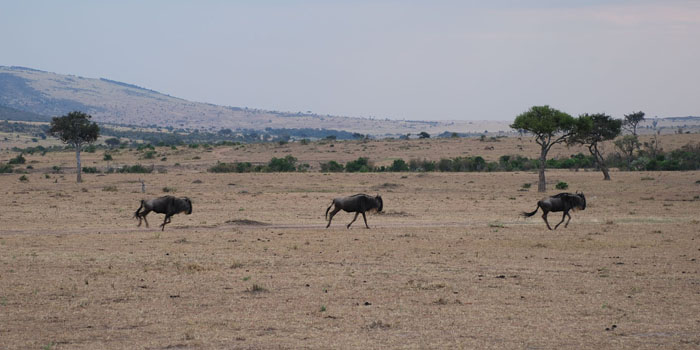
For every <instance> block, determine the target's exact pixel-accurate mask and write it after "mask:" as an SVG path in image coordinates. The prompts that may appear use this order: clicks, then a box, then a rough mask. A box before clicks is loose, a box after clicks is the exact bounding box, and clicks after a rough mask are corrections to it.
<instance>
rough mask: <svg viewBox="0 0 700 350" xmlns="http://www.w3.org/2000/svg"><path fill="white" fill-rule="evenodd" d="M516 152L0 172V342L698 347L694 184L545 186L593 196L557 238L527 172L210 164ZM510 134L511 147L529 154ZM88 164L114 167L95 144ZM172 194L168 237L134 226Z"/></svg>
mask: <svg viewBox="0 0 700 350" xmlns="http://www.w3.org/2000/svg"><path fill="white" fill-rule="evenodd" d="M690 136H692V135H690ZM681 137H686V136H685V135H681ZM683 141H684V140H680V141H678V140H673V139H664V141H663V142H665V144H664V146H665V147H668V148H669V149H670V148H671V147H670V146H666V145H670V144H671V143H672V142H677V143H678V144H685V143H687V141H685V142H683ZM520 142H521V141H518V140H517V139H509V140H505V141H502V142H493V143H483V142H479V141H477V140H431V141H418V140H415V141H410V142H406V141H373V142H369V143H361V142H337V143H334V147H330V144H318V143H312V144H311V145H308V146H302V145H298V144H291V145H283V146H280V145H272V144H268V145H254V146H238V147H226V148H214V149H213V150H211V151H205V150H190V149H178V150H171V149H165V148H164V149H161V148H158V152H159V153H161V154H160V155H159V156H158V158H157V159H155V160H139V159H137V157H138V155H136V154H135V153H134V152H127V151H122V152H121V153H118V154H115V156H114V158H115V161H114V162H113V164H120V163H121V164H135V163H138V162H140V163H142V164H151V163H153V164H155V165H156V166H159V167H161V168H162V169H165V170H167V173H157V172H155V173H153V174H145V175H138V174H107V175H94V174H85V175H84V181H85V182H84V183H83V184H76V183H75V182H74V181H75V174H73V173H70V172H68V171H67V173H65V174H52V173H51V168H52V166H53V165H59V164H63V166H64V167H66V168H68V167H70V166H71V165H72V162H73V161H74V160H73V156H74V155H73V154H72V153H70V152H65V153H59V154H55V153H48V154H47V155H45V156H40V155H25V157H27V161H28V163H27V164H28V165H29V164H31V165H32V166H33V168H34V169H33V170H30V173H29V174H28V175H27V177H28V178H29V181H28V182H20V181H18V178H19V176H20V175H19V174H3V175H0V186H1V187H0V189H2V190H1V193H2V194H3V195H2V196H0V208H2V210H0V223H1V224H2V227H0V349H270V348H272V349H277V348H281V349H288V348H289V349H295V348H309V349H329V348H339V349H386V348H408V349H426V348H443V349H604V348H614V349H658V348H667V349H671V348H672V349H697V348H698V347H700V275H699V274H698V270H699V265H698V261H697V260H698V259H699V258H700V223H699V221H698V220H700V215H698V214H699V213H700V184H699V183H698V181H699V180H700V172H644V173H639V172H612V174H611V175H612V181H607V182H605V181H602V180H601V179H602V175H601V174H600V173H599V172H585V171H579V172H573V171H549V172H548V173H547V174H548V182H550V184H549V188H550V189H551V191H550V194H553V193H556V191H555V190H554V189H553V184H554V183H556V182H557V181H566V182H567V183H568V184H569V186H570V188H569V190H570V191H576V190H579V191H584V192H585V194H586V197H587V199H588V207H587V208H586V210H585V211H578V212H574V213H572V216H573V219H572V221H571V223H570V224H569V227H568V228H563V227H560V228H559V229H558V230H556V231H549V230H547V229H546V227H545V225H544V222H543V221H542V219H541V218H540V215H536V216H535V217H533V218H530V219H523V218H521V217H519V215H518V214H519V213H520V212H522V211H531V210H533V209H534V208H535V205H536V201H537V200H538V199H539V198H540V197H541V194H538V193H537V192H536V191H535V189H534V188H535V187H536V186H535V185H534V183H535V181H536V178H537V176H536V174H533V173H529V172H519V173H518V172H516V173H425V174H422V173H373V174H346V173H338V174H323V173H318V172H310V173H289V174H211V173H207V172H206V171H205V169H206V167H207V166H210V165H212V163H213V162H215V161H216V160H221V161H226V162H230V161H235V160H240V161H244V160H245V161H251V160H252V161H260V162H267V161H268V160H269V159H270V157H273V156H275V157H280V156H284V155H286V154H292V155H294V156H295V157H298V158H299V159H300V161H301V162H309V163H311V164H312V166H314V165H315V164H318V162H319V161H326V160H330V159H333V160H338V161H343V162H344V161H347V160H351V159H356V158H357V157H359V156H369V157H370V158H371V159H373V160H375V161H376V162H377V163H382V162H387V164H388V163H390V161H391V159H392V158H398V157H400V158H404V159H406V160H408V159H410V158H423V157H425V158H428V159H439V158H440V157H454V156H459V155H482V156H484V157H485V158H487V159H489V160H491V159H496V158H498V155H500V154H516V152H515V151H516V150H518V151H519V148H518V143H520ZM522 143H523V148H524V150H523V151H522V152H517V153H520V154H523V155H528V156H530V157H532V156H533V154H536V152H532V151H531V150H532V149H534V148H533V146H532V145H531V144H530V142H529V139H525V140H524V141H523V142H522ZM487 145H493V146H495V150H493V154H492V153H490V152H492V150H488V152H487V151H485V150H484V149H483V148H484V147H485V146H487ZM470 148H472V149H473V150H471V151H470V150H469V149H470ZM333 151H335V152H333ZM511 151H514V152H511ZM527 152H529V154H528V153H527ZM557 152H560V153H562V154H570V153H575V151H574V150H567V149H566V148H561V149H559V150H558V151H557ZM13 156H14V155H13V154H10V153H2V154H0V158H1V159H0V160H2V161H3V162H4V161H6V160H7V159H9V158H11V157H13ZM84 156H85V164H84V165H85V166H100V167H102V166H104V165H105V164H106V163H105V162H103V161H102V160H101V158H102V152H101V151H100V152H98V153H95V154H84ZM161 157H166V158H167V160H165V161H160V159H161ZM93 162H94V163H93ZM175 163H179V165H177V166H176V165H175ZM45 173H46V174H48V178H47V176H45V175H44V174H45ZM138 179H144V180H145V182H146V186H147V187H146V190H147V193H146V194H142V193H141V184H140V183H139V182H138ZM525 183H530V184H533V188H531V189H529V190H524V189H523V188H522V187H523V184H525ZM166 186H167V187H170V188H171V189H174V190H175V192H174V193H171V194H174V195H176V196H188V197H190V198H192V201H193V206H194V211H193V213H192V215H184V214H180V215H176V216H175V217H173V221H172V223H171V224H170V225H168V226H167V227H166V229H165V231H160V230H159V229H158V228H157V226H158V224H160V222H161V221H162V218H163V216H162V215H154V214H151V215H150V216H149V218H150V223H151V227H150V228H145V227H140V228H137V227H136V221H135V220H134V219H133V218H132V216H133V214H134V211H135V210H136V209H137V207H138V205H139V200H140V199H142V198H147V197H155V196H160V195H163V194H164V193H163V191H162V189H163V187H166ZM357 192H367V193H369V194H375V193H379V194H381V195H382V197H383V199H384V209H385V210H384V212H383V213H381V214H373V215H368V222H369V225H370V226H371V227H372V228H371V229H370V230H367V229H365V228H364V227H363V223H362V220H361V218H360V219H358V221H356V222H355V224H354V225H353V227H352V228H351V229H349V230H348V229H345V226H344V225H345V224H347V223H348V222H350V220H351V219H352V215H351V214H347V213H342V212H341V213H339V214H338V215H336V217H335V218H334V221H333V225H332V226H331V228H329V229H324V227H325V221H324V218H323V214H324V212H325V209H326V207H327V206H328V205H329V204H330V201H331V199H332V198H333V197H335V196H339V195H347V194H352V193H357ZM559 219H560V216H559V215H558V214H551V215H550V222H553V223H556V222H558V221H559ZM562 226H563V225H562Z"/></svg>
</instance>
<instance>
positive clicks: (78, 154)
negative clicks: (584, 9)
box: [74, 144, 83, 183]
mask: <svg viewBox="0 0 700 350" xmlns="http://www.w3.org/2000/svg"><path fill="white" fill-rule="evenodd" d="M74 146H75V159H76V160H77V162H78V183H81V182H83V178H82V177H81V176H80V175H81V173H82V170H83V168H82V167H81V166H80V145H79V144H75V145H74Z"/></svg>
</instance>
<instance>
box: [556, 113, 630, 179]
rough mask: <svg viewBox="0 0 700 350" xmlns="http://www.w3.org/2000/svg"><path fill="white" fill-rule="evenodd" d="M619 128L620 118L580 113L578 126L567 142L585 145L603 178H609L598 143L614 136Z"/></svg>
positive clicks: (602, 114)
mask: <svg viewBox="0 0 700 350" xmlns="http://www.w3.org/2000/svg"><path fill="white" fill-rule="evenodd" d="M621 128H622V120H619V119H613V118H612V117H611V116H609V115H606V114H604V113H597V114H590V115H589V114H587V113H586V114H582V115H580V116H579V123H578V127H577V128H576V130H575V131H574V134H573V135H571V137H570V138H569V139H568V140H567V143H568V144H569V145H572V144H580V145H584V146H587V147H588V151H589V152H591V155H592V156H593V159H595V162H596V164H597V165H598V167H599V168H600V171H602V172H603V180H610V173H609V172H608V168H607V167H606V166H605V163H604V160H603V155H602V154H601V153H600V150H599V149H598V144H599V143H600V142H603V141H607V140H612V139H614V138H616V137H617V136H618V135H620V132H621Z"/></svg>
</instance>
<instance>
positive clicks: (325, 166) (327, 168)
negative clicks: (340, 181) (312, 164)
mask: <svg viewBox="0 0 700 350" xmlns="http://www.w3.org/2000/svg"><path fill="white" fill-rule="evenodd" d="M344 169H345V167H344V166H343V165H342V164H340V163H338V162H336V161H334V160H331V161H329V162H328V163H321V171H323V172H325V173H329V172H330V173H339V172H342V171H343V170H344Z"/></svg>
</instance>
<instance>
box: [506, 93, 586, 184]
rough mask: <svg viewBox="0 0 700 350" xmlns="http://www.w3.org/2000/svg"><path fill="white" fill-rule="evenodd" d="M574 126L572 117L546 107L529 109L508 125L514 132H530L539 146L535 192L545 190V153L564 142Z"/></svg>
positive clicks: (574, 121)
mask: <svg viewBox="0 0 700 350" xmlns="http://www.w3.org/2000/svg"><path fill="white" fill-rule="evenodd" d="M575 125H576V120H575V119H574V118H573V117H572V116H570V115H568V114H566V113H564V112H562V111H559V110H557V109H554V108H550V107H549V106H547V105H545V106H533V107H531V108H530V110H529V111H527V112H524V113H522V114H520V115H518V116H517V117H515V121H514V122H513V124H511V125H510V127H511V128H513V129H515V130H518V131H520V130H524V131H528V132H531V133H532V134H534V136H535V142H537V144H538V145H540V158H539V182H538V184H537V191H539V192H545V191H546V190H547V185H546V181H545V176H544V171H545V166H546V165H547V153H548V152H549V150H550V149H551V148H552V146H554V145H556V144H557V143H561V142H564V141H566V139H567V138H568V137H569V136H571V135H572V134H573V132H574V129H575Z"/></svg>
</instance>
